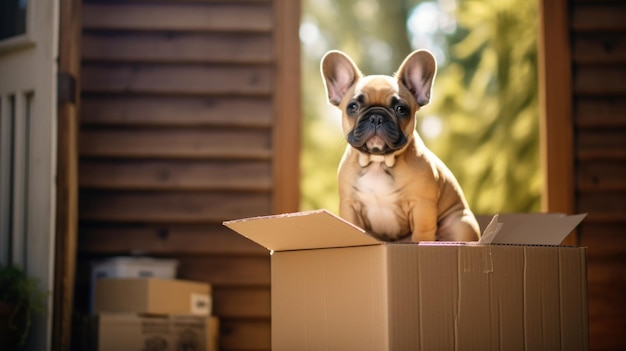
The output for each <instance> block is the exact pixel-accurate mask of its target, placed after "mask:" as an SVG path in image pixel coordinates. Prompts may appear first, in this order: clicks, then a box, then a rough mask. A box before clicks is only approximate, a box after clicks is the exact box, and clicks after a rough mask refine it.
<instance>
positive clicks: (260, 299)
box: [213, 286, 271, 319]
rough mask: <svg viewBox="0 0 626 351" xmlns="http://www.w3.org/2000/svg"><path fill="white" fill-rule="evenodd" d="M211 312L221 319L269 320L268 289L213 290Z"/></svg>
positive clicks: (226, 288)
mask: <svg viewBox="0 0 626 351" xmlns="http://www.w3.org/2000/svg"><path fill="white" fill-rule="evenodd" d="M213 312H214V314H215V315H218V316H220V317H222V318H266V319H269V318H270V314H271V293H270V289H269V287H266V288H264V287H260V288H238V287H235V288H233V287H220V286H217V287H215V288H214V289H213Z"/></svg>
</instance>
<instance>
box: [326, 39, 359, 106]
mask: <svg viewBox="0 0 626 351" xmlns="http://www.w3.org/2000/svg"><path fill="white" fill-rule="evenodd" d="M321 71H322V77H323V78H324V86H325V87H326V94H327V95H328V101H329V102H330V103H331V104H333V105H335V106H338V105H339V104H340V103H341V100H342V99H343V96H344V95H345V94H346V92H347V91H348V89H350V87H351V86H352V85H353V84H354V83H355V82H356V81H357V80H359V79H360V78H361V76H362V74H361V71H359V68H358V67H357V66H356V64H355V63H354V61H352V59H351V58H350V57H348V55H346V54H344V53H343V52H341V51H336V50H333V51H329V52H327V53H326V55H324V57H323V58H322V64H321Z"/></svg>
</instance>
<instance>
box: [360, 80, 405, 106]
mask: <svg viewBox="0 0 626 351" xmlns="http://www.w3.org/2000/svg"><path fill="white" fill-rule="evenodd" d="M398 91H399V87H398V82H397V81H396V80H395V79H393V78H392V77H389V76H385V75H372V76H366V77H364V78H362V79H360V80H359V81H358V83H357V85H356V87H355V93H356V94H357V95H359V94H363V96H364V97H365V99H366V100H367V102H368V103H371V104H383V105H384V104H388V103H389V101H390V98H391V96H394V95H396V94H397V93H398ZM390 92H395V94H391V95H390Z"/></svg>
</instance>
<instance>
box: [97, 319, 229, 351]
mask: <svg viewBox="0 0 626 351" xmlns="http://www.w3.org/2000/svg"><path fill="white" fill-rule="evenodd" d="M93 323H94V330H93V333H94V338H93V339H92V345H91V347H90V349H91V350H95V351H144V350H145V351H149V350H150V351H151V350H155V351H156V350H158V351H181V350H185V351H217V350H218V337H219V321H218V319H217V318H215V317H209V318H207V317H201V316H189V315H187V316H154V315H137V314H130V313H101V314H100V315H98V316H97V317H94V321H93Z"/></svg>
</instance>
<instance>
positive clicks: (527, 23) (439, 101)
mask: <svg viewBox="0 0 626 351" xmlns="http://www.w3.org/2000/svg"><path fill="white" fill-rule="evenodd" d="M536 17H537V10H536V2H534V1H521V0H518V1H513V0H508V1H502V0H494V1H462V2H460V3H459V6H458V8H457V11H456V19H457V21H458V25H459V26H460V28H461V29H460V30H459V31H458V32H457V33H456V34H457V35H456V36H452V37H449V42H448V48H449V55H448V64H447V65H446V66H445V67H444V68H443V69H442V70H441V71H440V74H439V76H438V78H437V81H436V82H435V88H434V89H435V90H434V93H433V105H432V106H430V107H429V112H432V113H434V114H436V115H438V116H441V118H442V121H443V124H444V127H443V133H442V135H441V136H440V137H439V138H438V139H436V140H431V141H427V142H428V143H429V146H430V147H431V149H432V150H433V152H435V153H436V154H437V155H439V156H440V157H441V158H442V159H443V160H444V161H445V162H446V163H447V164H448V166H449V167H450V168H451V169H452V171H453V172H454V173H455V175H456V176H457V178H459V181H460V182H461V184H462V186H463V189H464V191H465V193H466V196H467V197H468V200H469V201H470V204H471V206H472V208H473V209H474V211H475V212H477V213H494V212H512V211H536V210H539V206H540V191H541V179H540V172H539V117H538V95H537V87H538V81H537V60H536V57H537V52H536V26H537V23H536ZM459 34H460V35H459Z"/></svg>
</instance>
